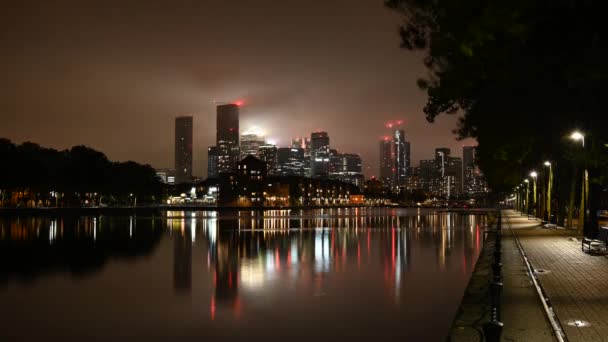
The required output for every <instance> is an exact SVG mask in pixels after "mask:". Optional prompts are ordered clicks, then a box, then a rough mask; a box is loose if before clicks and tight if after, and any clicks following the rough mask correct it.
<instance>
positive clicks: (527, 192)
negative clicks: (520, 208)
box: [524, 179, 530, 215]
mask: <svg viewBox="0 0 608 342" xmlns="http://www.w3.org/2000/svg"><path fill="white" fill-rule="evenodd" d="M524 182H525V183H526V199H525V200H524V206H525V207H526V214H528V215H529V214H530V201H529V199H530V181H529V180H528V179H524Z"/></svg>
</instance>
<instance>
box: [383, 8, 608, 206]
mask: <svg viewBox="0 0 608 342" xmlns="http://www.w3.org/2000/svg"><path fill="white" fill-rule="evenodd" d="M386 4H387V5H388V6H389V7H391V8H393V9H395V10H397V11H399V12H400V13H402V14H403V16H404V18H405V22H404V24H403V26H402V28H401V30H400V34H401V38H402V43H403V47H405V48H406V49H409V50H422V51H425V53H426V57H425V65H426V66H427V68H428V72H429V74H428V77H427V78H426V79H422V80H419V81H418V84H419V86H420V87H421V88H422V89H423V90H425V91H426V93H427V95H428V100H427V103H426V105H425V107H424V112H425V114H426V117H427V120H429V121H430V122H432V121H433V120H434V119H435V118H436V117H437V116H439V115H441V114H457V115H460V120H459V125H458V127H457V129H456V133H457V134H458V136H459V137H460V138H465V137H471V138H475V139H476V140H477V141H478V143H479V148H478V162H479V164H480V167H481V169H482V170H483V171H484V173H485V174H486V176H487V178H488V183H489V185H490V187H491V188H492V189H494V190H495V191H497V192H502V193H506V192H509V191H511V190H512V189H513V187H514V186H515V185H517V184H518V183H519V182H521V179H522V178H523V177H525V176H526V175H527V172H528V171H529V170H530V169H532V168H538V165H539V163H540V162H541V160H542V159H541V158H550V159H559V158H560V156H561V155H562V152H563V151H564V149H566V148H567V147H566V146H567V145H569V144H571V142H569V141H568V140H567V136H568V135H569V133H570V132H571V131H572V130H573V129H575V128H577V129H580V130H582V131H584V132H585V133H586V136H587V139H588V140H589V141H590V144H588V148H587V151H586V152H585V153H580V151H579V154H582V155H583V156H584V160H585V161H586V162H587V164H588V167H589V172H590V175H591V185H592V190H591V193H592V194H591V197H592V198H594V197H595V196H596V195H597V193H598V191H599V190H601V189H600V187H601V186H602V184H605V182H604V179H605V178H606V171H605V170H606V165H607V164H605V158H604V157H601V156H605V155H606V145H605V143H606V141H608V139H607V134H608V131H607V130H606V129H605V127H607V126H606V125H607V124H608V115H607V113H606V110H605V109H604V108H605V106H604V105H603V103H604V101H603V100H604V97H605V95H604V94H606V92H607V91H608V64H607V63H605V61H606V58H607V57H608V27H607V26H606V25H605V24H604V17H603V10H602V3H601V2H599V1H566V0H555V1H550V2H546V1H540V0H526V1H523V0H519V1H506V2H504V1H502V2H501V1H489V0H488V1H464V0H461V1H440V0H388V1H386ZM573 162H576V161H575V160H573ZM597 202H599V201H597ZM590 204H593V201H591V203H590Z"/></svg>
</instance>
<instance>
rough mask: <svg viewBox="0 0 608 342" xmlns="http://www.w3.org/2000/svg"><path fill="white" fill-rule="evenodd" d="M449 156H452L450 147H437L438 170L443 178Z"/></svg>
mask: <svg viewBox="0 0 608 342" xmlns="http://www.w3.org/2000/svg"><path fill="white" fill-rule="evenodd" d="M448 157H450V149H449V148H447V147H441V148H436V149H435V165H436V167H437V172H438V173H439V176H440V177H441V178H443V177H445V170H446V168H447V165H448Z"/></svg>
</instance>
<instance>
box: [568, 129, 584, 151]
mask: <svg viewBox="0 0 608 342" xmlns="http://www.w3.org/2000/svg"><path fill="white" fill-rule="evenodd" d="M570 139H572V140H574V141H579V140H580V141H581V142H582V144H583V148H585V135H584V134H583V133H581V132H579V131H574V132H572V134H570Z"/></svg>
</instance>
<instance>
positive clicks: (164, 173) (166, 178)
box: [156, 169, 175, 184]
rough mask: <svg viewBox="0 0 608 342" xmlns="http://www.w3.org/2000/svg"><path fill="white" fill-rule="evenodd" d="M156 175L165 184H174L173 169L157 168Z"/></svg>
mask: <svg viewBox="0 0 608 342" xmlns="http://www.w3.org/2000/svg"><path fill="white" fill-rule="evenodd" d="M156 176H157V177H158V178H160V181H161V182H163V183H165V184H175V169H157V170H156Z"/></svg>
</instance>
